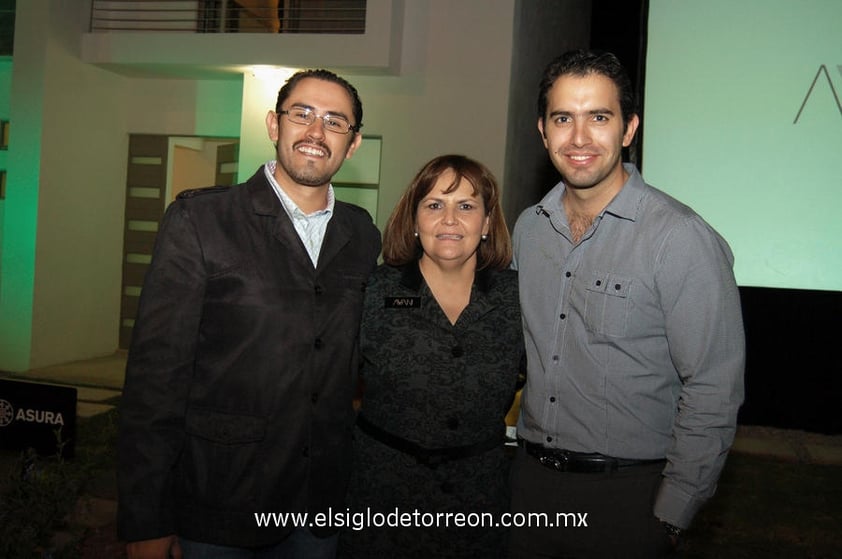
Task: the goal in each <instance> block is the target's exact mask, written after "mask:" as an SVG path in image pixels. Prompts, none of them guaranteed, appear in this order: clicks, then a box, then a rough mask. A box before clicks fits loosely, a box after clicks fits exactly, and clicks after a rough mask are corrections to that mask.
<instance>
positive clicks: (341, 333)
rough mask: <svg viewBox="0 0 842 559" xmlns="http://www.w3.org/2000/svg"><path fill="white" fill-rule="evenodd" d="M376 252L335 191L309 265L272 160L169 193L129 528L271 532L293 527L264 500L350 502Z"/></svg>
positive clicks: (151, 293) (280, 503)
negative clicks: (208, 184) (227, 182)
mask: <svg viewBox="0 0 842 559" xmlns="http://www.w3.org/2000/svg"><path fill="white" fill-rule="evenodd" d="M379 252H380V234H379V232H378V231H377V228H376V227H375V226H374V224H373V223H372V220H371V217H370V216H369V215H368V213H367V212H366V211H365V210H363V209H361V208H358V207H356V206H352V205H350V204H345V203H342V202H340V201H336V205H335V208H334V214H333V216H332V218H331V220H330V222H329V224H328V228H327V232H326V235H325V239H324V243H323V246H322V249H321V254H320V257H319V263H318V266H317V267H316V268H314V267H313V264H312V262H311V260H310V257H309V256H308V254H307V251H306V249H305V248H304V245H303V244H302V242H301V240H300V239H299V237H298V235H297V234H296V232H295V229H294V227H293V225H292V222H291V221H290V219H289V218H288V216H287V214H286V212H285V211H284V209H283V207H282V206H281V204H280V201H279V200H278V198H277V196H276V194H275V193H274V191H273V190H272V187H271V185H270V184H269V182H268V180H267V179H266V177H265V175H264V171H263V168H261V169H260V170H258V172H257V173H256V174H255V175H254V176H253V177H251V179H249V181H248V182H247V183H245V184H241V185H237V186H234V187H230V188H224V187H215V188H212V189H203V190H198V191H190V192H188V193H186V194H185V195H182V196H179V199H178V200H176V201H175V202H174V203H173V204H172V205H171V206H170V207H169V209H168V210H167V212H166V215H165V217H164V219H163V221H162V224H161V228H160V231H159V234H158V238H157V242H156V247H155V252H154V256H153V259H152V264H151V266H150V268H149V271H148V272H147V275H146V278H145V282H144V286H143V291H142V295H141V299H140V307H139V311H138V319H137V322H136V324H135V328H134V334H133V339H132V345H131V349H130V352H129V359H128V365H127V368H126V384H125V388H124V392H123V401H122V405H121V424H120V437H119V444H118V459H119V466H118V476H119V478H118V480H119V490H120V495H119V512H118V527H119V534H120V537H121V538H122V539H124V540H127V541H136V540H143V539H149V538H156V537H161V536H163V535H166V534H171V533H177V534H178V535H180V536H183V537H186V538H188V539H192V540H197V541H203V542H208V543H215V544H220V545H230V546H244V547H247V546H257V545H267V544H271V543H275V542H277V541H279V540H280V539H281V538H282V537H283V536H284V535H286V534H287V533H288V532H289V531H290V530H291V529H292V526H291V525H287V526H279V527H272V528H267V527H259V526H258V525H257V522H256V520H255V513H262V512H286V511H290V512H309V513H310V514H311V515H312V514H315V513H316V512H318V511H325V510H327V508H328V507H333V509H334V510H337V509H341V508H342V506H343V498H344V495H345V491H346V485H347V479H348V475H349V465H350V448H349V446H350V431H351V427H352V424H353V420H354V414H353V410H352V398H353V387H354V383H355V374H356V370H357V343H358V333H359V322H360V315H361V311H362V302H363V292H364V289H365V284H366V280H367V278H368V275H369V273H370V272H371V271H372V269H373V268H374V266H375V262H376V258H377V255H378V254H379ZM311 520H312V516H311ZM324 531H326V532H329V531H332V530H331V529H326V530H324ZM314 532H316V533H319V530H318V529H314Z"/></svg>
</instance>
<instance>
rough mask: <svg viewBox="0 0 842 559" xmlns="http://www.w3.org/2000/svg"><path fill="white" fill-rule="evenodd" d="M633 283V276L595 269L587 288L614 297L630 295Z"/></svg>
mask: <svg viewBox="0 0 842 559" xmlns="http://www.w3.org/2000/svg"><path fill="white" fill-rule="evenodd" d="M631 283H632V280H631V278H627V277H625V276H619V275H617V274H609V273H607V272H596V271H595V272H593V274H592V275H591V281H590V283H589V284H588V285H587V286H586V289H587V290H588V291H593V292H596V293H604V294H606V295H613V296H614V297H628V296H629V288H630V287H631Z"/></svg>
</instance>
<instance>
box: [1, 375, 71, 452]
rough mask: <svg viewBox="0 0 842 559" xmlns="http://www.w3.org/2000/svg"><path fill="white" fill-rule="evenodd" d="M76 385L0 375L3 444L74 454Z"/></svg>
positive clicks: (4, 445) (3, 445)
mask: <svg viewBox="0 0 842 559" xmlns="http://www.w3.org/2000/svg"><path fill="white" fill-rule="evenodd" d="M75 446H76V389H75V388H72V387H69V386H55V385H50V384H40V383H37V382H22V381H16V380H6V379H0V448H5V449H10V450H23V449H25V448H30V447H31V448H34V449H35V451H36V452H38V454H41V455H42V456H55V455H57V454H59V453H61V455H62V457H63V458H73V453H74V449H75Z"/></svg>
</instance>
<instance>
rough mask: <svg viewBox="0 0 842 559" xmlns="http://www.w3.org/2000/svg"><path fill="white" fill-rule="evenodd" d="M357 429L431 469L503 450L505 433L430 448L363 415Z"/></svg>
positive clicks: (360, 415) (358, 421)
mask: <svg viewBox="0 0 842 559" xmlns="http://www.w3.org/2000/svg"><path fill="white" fill-rule="evenodd" d="M357 427H359V428H360V430H362V432H363V433H365V434H367V435H368V436H370V437H371V438H373V439H375V440H377V441H380V442H381V443H383V444H385V445H386V446H389V447H392V448H394V449H395V450H399V451H400V452H403V453H405V454H409V455H411V456H413V457H415V459H416V460H417V461H418V463H419V464H423V465H425V466H430V467H435V466H436V465H438V464H440V463H442V462H445V461H447V460H458V459H459V458H468V457H469V456H477V455H479V454H483V453H485V452H488V451H489V450H491V449H492V448H495V447H497V446H499V447H501V448H502V446H503V438H504V437H503V433H500V435H498V436H495V437H493V438H491V439H488V440H485V441H481V442H478V443H475V444H469V445H464V446H449V447H439V448H428V447H424V446H421V445H419V444H417V443H414V442H412V441H408V440H406V439H404V438H403V437H399V436H397V435H395V434H393V433H390V432H388V431H386V430H384V429H381V428H380V427H378V426H377V425H375V424H373V423H372V422H370V421H369V420H368V419H366V418H365V416H363V414H359V415H358V416H357Z"/></svg>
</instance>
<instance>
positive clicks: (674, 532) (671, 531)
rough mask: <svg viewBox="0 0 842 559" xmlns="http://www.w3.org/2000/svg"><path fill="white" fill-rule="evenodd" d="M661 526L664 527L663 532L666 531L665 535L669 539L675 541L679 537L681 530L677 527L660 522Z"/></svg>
mask: <svg viewBox="0 0 842 559" xmlns="http://www.w3.org/2000/svg"><path fill="white" fill-rule="evenodd" d="M661 524H663V525H664V530H666V531H667V534H668V535H669V536H670V537H671V538H676V539H677V538H678V537H679V536H681V528H679V527H678V526H675V525H673V524H670V523H669V522H664V521H663V520H662V521H661Z"/></svg>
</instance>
